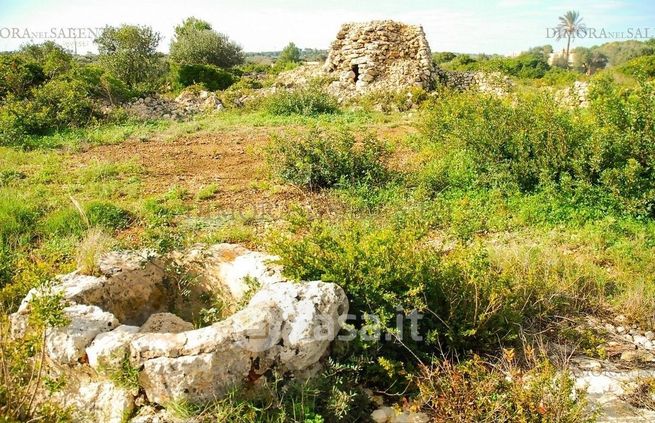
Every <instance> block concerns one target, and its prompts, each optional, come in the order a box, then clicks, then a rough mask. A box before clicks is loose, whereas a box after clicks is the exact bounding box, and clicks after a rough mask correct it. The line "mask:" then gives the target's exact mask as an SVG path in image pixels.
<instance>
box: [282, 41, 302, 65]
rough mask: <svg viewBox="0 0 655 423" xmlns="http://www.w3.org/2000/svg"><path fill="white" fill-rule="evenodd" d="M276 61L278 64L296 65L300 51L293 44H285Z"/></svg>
mask: <svg viewBox="0 0 655 423" xmlns="http://www.w3.org/2000/svg"><path fill="white" fill-rule="evenodd" d="M277 61H278V62H279V63H298V62H300V49H299V48H298V47H296V45H295V44H294V43H289V44H287V46H286V47H284V49H283V50H282V52H281V53H280V56H279V57H278V59H277Z"/></svg>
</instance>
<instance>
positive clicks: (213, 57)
mask: <svg viewBox="0 0 655 423" xmlns="http://www.w3.org/2000/svg"><path fill="white" fill-rule="evenodd" d="M170 58H171V61H172V62H174V63H176V64H190V65H214V66H218V67H221V68H230V67H232V66H236V65H239V64H241V63H243V62H244V54H243V50H242V49H241V47H240V46H239V45H238V44H236V43H234V42H233V41H230V39H229V38H228V37H227V35H225V34H221V33H219V32H216V31H214V29H213V28H212V26H211V25H210V24H209V23H208V22H206V21H203V20H200V19H197V18H194V17H191V18H187V19H185V20H184V22H182V24H181V25H178V26H177V27H176V28H175V39H174V40H173V42H171V48H170Z"/></svg>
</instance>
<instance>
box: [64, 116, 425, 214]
mask: <svg viewBox="0 0 655 423" xmlns="http://www.w3.org/2000/svg"><path fill="white" fill-rule="evenodd" d="M372 129H373V130H374V131H375V132H376V133H378V135H379V136H380V137H381V138H384V139H389V140H390V139H396V138H399V137H403V136H405V135H407V134H408V133H411V132H412V131H413V129H412V128H411V127H408V126H380V127H375V128H372ZM281 131H282V129H280V128H270V127H269V128H256V127H243V128H229V129H225V130H220V131H217V132H214V133H212V134H198V135H185V136H181V137H179V138H177V139H175V140H173V141H161V140H148V141H141V140H127V141H124V142H122V143H120V144H111V145H102V146H94V147H90V148H89V149H87V150H86V151H83V152H81V153H76V161H77V162H78V163H82V164H84V163H89V162H93V161H101V162H113V161H117V162H124V161H127V160H133V161H135V162H136V163H138V164H140V165H141V166H142V168H143V170H144V174H143V176H142V178H143V195H144V196H152V195H157V194H162V193H165V192H167V191H168V190H170V189H171V188H172V187H173V186H178V187H182V188H185V189H187V190H188V191H189V192H190V193H191V194H195V193H197V192H198V190H199V189H201V188H202V187H203V186H207V185H209V184H216V185H217V186H218V192H217V194H216V196H215V199H214V200H213V201H208V202H207V204H206V205H205V207H209V208H210V209H214V210H215V209H228V210H233V211H244V210H253V209H255V210H256V211H257V212H261V213H265V214H269V215H271V214H272V215H276V214H278V212H281V211H283V210H284V209H286V208H287V207H288V206H289V205H290V204H294V203H296V204H298V203H299V204H303V205H305V206H310V207H311V208H313V209H317V210H316V211H319V212H329V211H328V210H326V209H325V208H326V207H327V208H328V209H330V208H333V207H335V206H336V205H335V204H330V202H328V200H327V196H326V195H325V194H321V193H312V192H308V191H306V190H302V189H299V188H297V187H294V186H290V185H281V184H276V183H275V182H272V179H271V178H270V175H269V174H268V170H267V166H266V160H265V158H264V154H265V152H264V149H265V146H266V145H267V143H268V142H269V140H270V136H271V134H273V133H279V132H281ZM199 212H200V213H201V214H202V210H199Z"/></svg>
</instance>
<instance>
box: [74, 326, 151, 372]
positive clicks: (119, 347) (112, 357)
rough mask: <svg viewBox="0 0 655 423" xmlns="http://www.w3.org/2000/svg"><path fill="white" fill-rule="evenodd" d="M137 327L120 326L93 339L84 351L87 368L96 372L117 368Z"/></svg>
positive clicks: (137, 329)
mask: <svg viewBox="0 0 655 423" xmlns="http://www.w3.org/2000/svg"><path fill="white" fill-rule="evenodd" d="M138 331H139V327H138V326H127V325H120V326H119V327H117V328H116V329H114V330H112V331H111V332H105V333H101V334H99V335H98V336H96V337H95V339H94V340H93V342H92V343H91V345H89V346H88V348H87V349H86V355H87V357H88V358H89V366H91V367H93V368H94V369H96V370H102V369H104V368H109V369H112V368H117V367H118V366H120V363H121V360H123V358H124V357H125V356H126V354H127V353H128V346H129V343H130V341H131V340H132V338H133V337H134V335H135V334H136V333H137V332H138Z"/></svg>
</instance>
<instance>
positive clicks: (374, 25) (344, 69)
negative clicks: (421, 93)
mask: <svg viewBox="0 0 655 423" xmlns="http://www.w3.org/2000/svg"><path fill="white" fill-rule="evenodd" d="M324 71H325V72H327V74H328V75H330V74H332V75H336V76H338V81H336V82H335V83H334V84H335V85H338V86H339V88H340V89H343V90H357V91H364V90H367V91H368V90H374V89H389V88H399V87H413V86H418V87H422V88H425V89H429V88H430V86H431V84H432V78H433V72H434V69H433V65H432V55H431V53H430V46H429V45H428V42H427V40H426V38H425V33H424V32H423V28H422V27H420V26H413V25H406V24H403V23H399V22H394V21H373V22H367V23H348V24H344V25H343V26H342V27H341V30H340V31H339V33H338V34H337V38H336V40H335V41H334V42H333V43H332V46H331V47H330V52H329V53H328V57H327V60H326V62H325V65H324Z"/></svg>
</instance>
